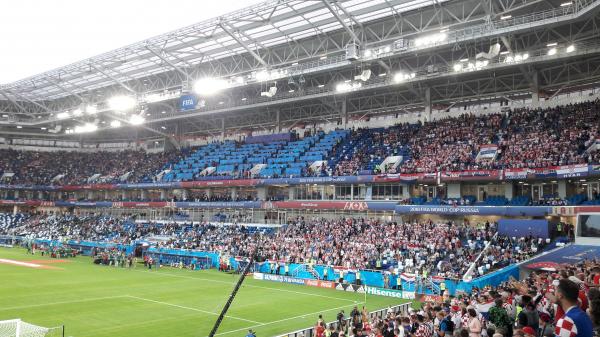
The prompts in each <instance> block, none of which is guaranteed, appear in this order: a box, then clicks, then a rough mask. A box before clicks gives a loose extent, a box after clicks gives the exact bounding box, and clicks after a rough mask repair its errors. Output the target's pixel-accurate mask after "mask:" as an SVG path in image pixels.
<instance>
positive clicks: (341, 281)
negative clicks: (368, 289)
mask: <svg viewBox="0 0 600 337" xmlns="http://www.w3.org/2000/svg"><path fill="white" fill-rule="evenodd" d="M339 282H340V283H344V269H340V280H339Z"/></svg>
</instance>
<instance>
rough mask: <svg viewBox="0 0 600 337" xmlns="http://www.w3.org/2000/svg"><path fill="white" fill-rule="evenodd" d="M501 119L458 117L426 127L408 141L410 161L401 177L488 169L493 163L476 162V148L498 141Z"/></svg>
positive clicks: (405, 165)
mask: <svg viewBox="0 0 600 337" xmlns="http://www.w3.org/2000/svg"><path fill="white" fill-rule="evenodd" d="M502 121H503V116H502V115H501V114H491V115H485V116H479V117H477V116H474V115H471V114H465V115H461V116H459V117H456V118H447V119H442V120H439V121H435V122H432V123H425V124H424V125H423V126H422V127H421V128H420V129H419V132H418V133H417V134H416V135H415V136H414V137H412V138H411V139H410V142H409V146H410V149H411V151H412V155H411V159H410V160H408V161H407V162H406V163H404V164H403V165H402V166H401V169H400V171H401V172H402V173H415V172H436V171H463V170H471V169H484V168H490V167H489V166H490V165H492V163H493V162H477V161H476V156H477V152H478V151H479V146H480V145H484V144H491V143H493V142H494V141H495V140H496V138H497V132H498V130H499V129H500V128H501V125H502Z"/></svg>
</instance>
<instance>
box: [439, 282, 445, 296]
mask: <svg viewBox="0 0 600 337" xmlns="http://www.w3.org/2000/svg"><path fill="white" fill-rule="evenodd" d="M445 292H446V282H443V281H442V283H440V296H444V293H445Z"/></svg>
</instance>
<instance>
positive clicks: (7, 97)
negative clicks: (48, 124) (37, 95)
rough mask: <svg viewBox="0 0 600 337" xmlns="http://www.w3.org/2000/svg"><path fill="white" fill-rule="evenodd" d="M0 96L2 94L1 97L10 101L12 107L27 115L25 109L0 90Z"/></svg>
mask: <svg viewBox="0 0 600 337" xmlns="http://www.w3.org/2000/svg"><path fill="white" fill-rule="evenodd" d="M0 94H2V96H4V97H6V99H7V100H9V101H11V102H12V103H13V104H14V105H16V106H17V107H18V108H19V109H21V110H22V112H23V113H27V109H25V108H24V107H23V106H22V105H21V104H19V103H18V102H17V101H15V100H14V99H12V98H10V97H9V96H8V95H7V94H6V93H5V92H4V91H3V90H0Z"/></svg>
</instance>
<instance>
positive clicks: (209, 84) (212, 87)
mask: <svg viewBox="0 0 600 337" xmlns="http://www.w3.org/2000/svg"><path fill="white" fill-rule="evenodd" d="M227 87H228V85H227V81H225V80H222V79H219V78H201V79H199V80H198V81H196V83H194V92H195V93H197V94H198V95H203V96H211V95H214V94H216V93H218V92H219V91H221V90H223V89H226V88H227Z"/></svg>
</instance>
